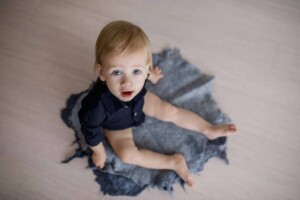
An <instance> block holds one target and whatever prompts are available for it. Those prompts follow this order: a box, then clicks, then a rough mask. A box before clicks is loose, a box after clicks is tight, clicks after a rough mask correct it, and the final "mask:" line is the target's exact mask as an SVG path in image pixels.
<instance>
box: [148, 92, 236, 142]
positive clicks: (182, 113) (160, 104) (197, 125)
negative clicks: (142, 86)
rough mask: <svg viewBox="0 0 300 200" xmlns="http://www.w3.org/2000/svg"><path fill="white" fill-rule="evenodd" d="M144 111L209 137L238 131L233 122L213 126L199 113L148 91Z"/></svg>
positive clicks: (228, 134)
mask: <svg viewBox="0 0 300 200" xmlns="http://www.w3.org/2000/svg"><path fill="white" fill-rule="evenodd" d="M143 111H144V112H145V113H146V115H148V116H151V117H156V118H157V119H160V120H162V121H167V122H172V123H174V124H176V125H177V126H180V127H182V128H185V129H188V130H192V131H197V132H201V133H203V134H204V135H205V136H206V137H207V138H208V139H211V140H212V139H216V138H218V137H223V136H230V135H234V134H236V132H237V129H236V126H235V125H233V124H225V125H220V126H213V125H211V124H210V123H209V122H207V121H206V120H204V119H203V118H202V117H200V116H199V115H197V114H195V113H193V112H191V111H189V110H187V109H183V108H178V107H176V106H174V105H172V104H170V103H169V102H166V101H162V100H161V99H160V98H159V97H158V96H156V95H155V94H153V93H151V92H147V94H146V96H145V104H144V108H143Z"/></svg>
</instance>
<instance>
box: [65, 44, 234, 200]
mask: <svg viewBox="0 0 300 200" xmlns="http://www.w3.org/2000/svg"><path fill="white" fill-rule="evenodd" d="M153 64H154V65H156V66H159V67H160V68H161V69H162V71H163V73H164V78H163V79H161V80H160V81H159V82H158V83H157V84H156V85H152V84H151V83H147V84H146V88H147V90H148V91H151V92H153V93H155V94H157V95H158V96H160V97H161V98H162V99H163V100H166V101H168V102H171V103H172V104H174V105H176V106H179V107H182V108H185V109H188V110H191V111H193V112H195V113H197V114H198V115H200V116H202V117H203V118H204V119H206V120H207V121H209V122H210V123H212V124H225V123H230V119H229V117H228V116H227V115H225V114H224V113H223V112H222V111H221V110H220V109H219V107H218V106H217V104H216V102H215V101H214V99H213V97H212V91H213V76H210V75H207V74H204V73H202V72H201V71H200V70H199V68H197V67H196V66H194V65H192V64H190V63H189V62H187V61H186V60H185V59H183V58H182V56H181V54H180V52H179V50H178V49H165V50H163V51H162V52H160V53H156V54H153ZM92 84H93V83H92ZM90 87H91V86H90ZM88 91H89V89H87V90H86V91H83V92H80V93H78V94H73V95H71V96H70V97H69V99H68V100H67V105H66V107H65V108H64V109H63V110H62V112H61V117H62V119H63V120H64V122H65V123H66V125H67V126H68V127H70V128H72V129H73V130H74V132H75V137H76V140H75V142H76V143H77V144H78V146H79V147H78V149H77V150H76V151H75V153H74V155H73V156H71V157H70V158H68V159H66V160H64V161H63V163H67V162H69V161H70V160H72V159H73V158H75V157H88V166H89V167H90V168H91V170H93V172H94V174H95V176H96V181H97V182H98V183H99V184H100V188H101V191H102V192H103V193H104V194H108V195H113V196H118V195H127V196H136V195H138V194H140V193H141V192H142V191H143V190H144V189H146V188H157V189H161V190H166V191H168V192H172V191H173V185H174V184H181V185H182V186H183V187H184V182H183V181H182V180H181V178H180V177H179V176H178V175H177V174H176V173H175V172H174V171H171V170H153V169H146V168H143V167H139V166H135V165H129V164H125V163H123V162H122V161H121V160H120V159H119V158H118V157H117V156H116V154H115V153H114V151H113V150H112V148H111V146H110V145H109V143H108V142H107V140H104V142H103V144H104V146H105V150H106V153H107V160H106V163H105V167H104V169H98V168H96V167H95V166H94V165H93V162H92V160H91V150H90V149H89V147H88V145H87V144H86V143H85V141H84V137H83V135H82V133H81V130H80V124H79V120H78V111H79V109H80V106H81V100H82V99H83V98H84V97H85V96H86V94H87V92H88ZM133 135H134V141H135V143H136V145H137V146H138V147H139V148H146V149H150V150H153V151H156V152H160V153H163V154H174V153H181V154H183V155H184V157H185V159H186V161H187V164H188V167H189V169H190V171H191V173H193V174H196V173H198V172H200V171H202V170H203V168H204V165H205V163H206V162H207V161H208V160H209V159H210V158H212V157H219V158H220V159H222V160H224V161H225V163H227V164H228V159H227V156H226V138H225V137H222V138H218V139H216V140H212V141H210V140H208V139H207V138H206V137H205V136H204V135H203V134H201V133H197V132H193V131H189V130H186V129H182V128H179V127H177V126H175V125H174V124H172V123H166V122H162V121H159V120H157V119H155V118H151V117H147V116H146V119H145V122H144V123H143V124H142V125H140V126H138V127H134V128H133Z"/></svg>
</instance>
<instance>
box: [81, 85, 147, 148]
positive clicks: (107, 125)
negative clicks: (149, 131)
mask: <svg viewBox="0 0 300 200" xmlns="http://www.w3.org/2000/svg"><path fill="white" fill-rule="evenodd" d="M146 93H147V90H146V88H145V86H144V87H143V89H142V90H141V91H140V92H139V93H138V94H137V95H136V96H135V97H134V98H133V99H132V100H131V101H130V102H122V101H120V100H119V99H118V98H117V97H115V96H114V95H113V94H112V93H111V92H110V91H109V89H108V88H107V86H106V84H105V83H103V82H102V81H101V80H99V79H98V80H97V81H96V83H95V84H94V86H93V87H92V89H91V90H90V91H89V93H88V94H87V96H86V97H85V98H84V99H83V100H82V103H81V109H80V110H79V121H80V124H81V131H82V133H83V135H84V136H85V140H86V143H87V144H88V145H89V146H96V145H97V144H99V143H100V142H101V141H102V140H103V138H104V134H103V130H102V128H104V129H108V130H123V129H126V128H130V127H132V126H138V125H140V124H141V123H143V122H144V120H145V114H144V113H143V106H144V96H145V94H146Z"/></svg>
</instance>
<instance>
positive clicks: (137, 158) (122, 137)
mask: <svg viewBox="0 0 300 200" xmlns="http://www.w3.org/2000/svg"><path fill="white" fill-rule="evenodd" d="M105 132H106V136H107V138H108V140H109V142H110V144H111V146H112V148H113V149H114V151H115V153H116V154H117V155H118V156H119V158H120V159H121V160H122V161H123V162H125V163H128V164H134V165H138V166H141V167H145V168H151V169H169V170H174V171H175V172H176V173H177V174H178V175H179V176H180V177H181V178H182V179H183V180H184V181H185V182H186V183H187V184H188V185H189V186H193V185H194V181H193V179H192V176H191V173H190V171H189V169H188V167H187V164H186V161H185V159H184V157H183V156H182V155H181V154H174V155H164V154H161V153H156V152H153V151H150V150H147V149H138V148H137V147H136V146H135V144H134V141H133V138H132V130H131V129H125V130H121V131H108V130H105Z"/></svg>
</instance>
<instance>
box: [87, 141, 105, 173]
mask: <svg viewBox="0 0 300 200" xmlns="http://www.w3.org/2000/svg"><path fill="white" fill-rule="evenodd" d="M90 148H91V149H92V151H93V154H92V160H93V162H94V164H95V166H96V167H99V168H103V167H104V164H105V160H106V153H105V149H104V146H103V144H102V142H101V143H99V144H98V145H96V146H93V147H91V146H90Z"/></svg>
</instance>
